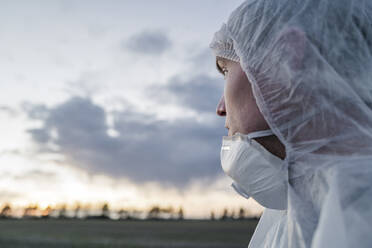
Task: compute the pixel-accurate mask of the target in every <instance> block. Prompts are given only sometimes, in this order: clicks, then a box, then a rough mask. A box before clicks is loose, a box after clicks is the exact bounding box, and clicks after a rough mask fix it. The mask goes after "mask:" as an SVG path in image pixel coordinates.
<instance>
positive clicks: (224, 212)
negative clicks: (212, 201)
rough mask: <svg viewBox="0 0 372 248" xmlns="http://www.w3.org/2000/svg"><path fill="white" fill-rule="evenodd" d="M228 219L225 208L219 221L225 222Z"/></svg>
mask: <svg viewBox="0 0 372 248" xmlns="http://www.w3.org/2000/svg"><path fill="white" fill-rule="evenodd" d="M228 217H229V212H228V211H227V208H225V209H224V210H223V214H222V216H221V220H227V218H228Z"/></svg>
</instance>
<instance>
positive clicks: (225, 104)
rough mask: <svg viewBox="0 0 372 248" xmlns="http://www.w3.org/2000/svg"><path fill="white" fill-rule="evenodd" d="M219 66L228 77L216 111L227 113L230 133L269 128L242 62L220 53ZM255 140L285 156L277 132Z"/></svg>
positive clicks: (221, 114)
mask: <svg viewBox="0 0 372 248" xmlns="http://www.w3.org/2000/svg"><path fill="white" fill-rule="evenodd" d="M217 69H218V71H219V72H220V73H222V74H223V75H224V77H225V86H224V92H223V95H222V96H221V99H220V101H219V103H218V105H217V109H216V112H217V115H219V116H222V117H225V127H226V128H227V129H228V135H229V136H232V135H234V134H235V133H241V134H248V133H251V132H255V131H261V130H266V129H269V128H270V127H269V125H268V124H267V122H266V120H265V119H264V117H263V115H262V114H261V112H260V110H259V108H258V106H257V103H256V99H255V98H254V96H253V92H252V87H251V84H250V82H249V80H248V78H247V76H246V74H245V72H244V71H243V69H242V68H241V66H240V63H238V62H235V61H232V60H228V59H224V58H219V57H217ZM256 141H257V142H259V143H260V144H261V145H262V146H264V147H265V148H266V149H267V150H268V151H270V152H271V153H273V154H274V155H276V156H278V157H280V158H282V159H284V157H285V148H284V146H283V144H282V143H281V142H280V141H279V139H278V138H277V137H276V136H274V135H272V136H267V137H262V138H257V139H256Z"/></svg>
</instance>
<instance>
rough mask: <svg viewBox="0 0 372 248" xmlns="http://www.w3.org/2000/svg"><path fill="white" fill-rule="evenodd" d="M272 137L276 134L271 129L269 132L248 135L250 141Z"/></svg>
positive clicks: (263, 131)
mask: <svg viewBox="0 0 372 248" xmlns="http://www.w3.org/2000/svg"><path fill="white" fill-rule="evenodd" d="M270 135H274V133H273V131H272V130H271V129H267V130H262V131H257V132H252V133H249V134H247V137H248V138H249V139H254V138H261V137H265V136H270Z"/></svg>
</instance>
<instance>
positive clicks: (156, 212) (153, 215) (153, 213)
mask: <svg viewBox="0 0 372 248" xmlns="http://www.w3.org/2000/svg"><path fill="white" fill-rule="evenodd" d="M159 217H160V207H159V206H153V207H152V208H151V209H150V211H149V212H148V214H147V218H148V219H159Z"/></svg>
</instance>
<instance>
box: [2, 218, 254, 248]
mask: <svg viewBox="0 0 372 248" xmlns="http://www.w3.org/2000/svg"><path fill="white" fill-rule="evenodd" d="M256 225H257V220H239V221H237V220H235V221H207V220H206V221H194V220H192V221H191V220H185V221H127V220H123V221H110V220H58V219H55V220H53V219H45V220H0V230H1V231H0V247H1V248H21V247H22V248H36V247H37V248H62V247H76V248H77V247H79V248H80V247H83V248H88V247H89V248H98V247H114V248H116V247H125V248H127V247H128V248H150V247H151V248H152V247H154V248H158V247H159V248H160V247H162V248H163V247H164V248H168V247H169V248H173V247H177V248H181V247H182V248H207V247H208V248H209V247H211V248H212V247H213V248H218V247H225V248H235V247H236V248H243V247H247V245H248V242H249V240H250V238H251V236H252V234H253V231H254V229H255V227H256Z"/></svg>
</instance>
